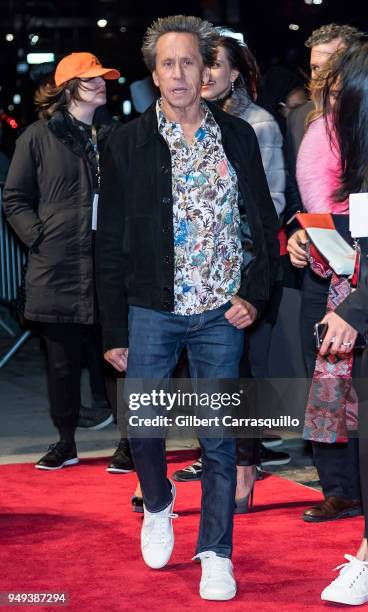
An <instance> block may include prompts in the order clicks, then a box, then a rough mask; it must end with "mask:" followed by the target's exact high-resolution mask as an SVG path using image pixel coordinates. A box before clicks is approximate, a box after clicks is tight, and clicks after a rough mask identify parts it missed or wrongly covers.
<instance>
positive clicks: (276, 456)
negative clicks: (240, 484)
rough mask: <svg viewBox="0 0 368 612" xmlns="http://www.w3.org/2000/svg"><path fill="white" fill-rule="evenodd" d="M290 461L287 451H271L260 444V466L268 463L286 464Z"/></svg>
mask: <svg viewBox="0 0 368 612" xmlns="http://www.w3.org/2000/svg"><path fill="white" fill-rule="evenodd" d="M290 461H291V457H290V455H289V453H284V452H281V451H273V450H270V449H269V448H265V447H264V446H263V445H261V467H262V468H264V467H265V466H268V465H286V464H287V463H289V462H290Z"/></svg>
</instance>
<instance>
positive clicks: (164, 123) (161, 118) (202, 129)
mask: <svg viewBox="0 0 368 612" xmlns="http://www.w3.org/2000/svg"><path fill="white" fill-rule="evenodd" d="M201 108H202V109H203V111H204V117H203V120H202V123H201V125H200V126H199V128H198V129H197V131H196V133H195V137H198V134H199V135H201V140H202V138H203V136H204V134H205V133H207V132H208V130H209V129H210V128H212V129H213V128H214V127H215V126H217V123H216V121H215V119H214V117H213V114H212V113H211V111H210V109H209V108H208V106H207V104H206V103H205V101H204V100H201ZM156 115H157V124H158V131H159V132H160V133H162V132H163V131H164V129H165V128H167V127H169V126H170V125H171V126H172V127H173V128H176V127H178V125H179V124H178V123H173V122H170V121H169V120H168V119H167V118H166V116H165V113H164V112H163V110H162V107H161V98H159V99H158V100H157V102H156Z"/></svg>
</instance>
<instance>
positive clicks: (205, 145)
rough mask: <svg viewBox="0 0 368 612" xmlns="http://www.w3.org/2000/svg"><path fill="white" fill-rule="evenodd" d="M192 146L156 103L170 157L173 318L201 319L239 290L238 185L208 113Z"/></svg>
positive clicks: (218, 129) (179, 127)
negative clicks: (192, 317)
mask: <svg viewBox="0 0 368 612" xmlns="http://www.w3.org/2000/svg"><path fill="white" fill-rule="evenodd" d="M202 108H203V110H204V112H205V116H204V119H203V121H202V124H201V126H200V127H199V128H198V129H197V131H196V133H195V134H194V137H193V141H192V143H191V144H190V145H188V143H187V142H186V140H185V137H184V134H183V132H182V129H181V126H180V124H178V123H171V122H170V121H168V120H167V119H166V117H165V115H164V113H163V111H162V110H161V106H160V101H158V102H157V106H156V110H157V120H158V128H159V132H160V133H161V135H162V136H163V137H164V139H165V140H166V142H167V144H168V146H169V149H170V153H171V166H172V189H173V220H174V257H175V261H174V271H175V272H174V298H175V302H174V303H175V308H174V313H175V314H179V315H191V314H199V313H201V312H204V311H206V310H212V309H214V308H218V307H220V306H222V305H223V304H225V303H226V302H227V301H228V300H229V299H230V298H231V297H232V296H233V295H235V294H236V293H237V291H238V289H239V286H240V269H241V263H242V258H243V256H242V246H241V242H240V237H239V223H240V219H239V209H238V182H237V177H236V174H235V171H234V169H233V168H232V166H231V165H230V163H229V161H228V160H227V158H226V155H225V152H224V149H223V146H222V141H221V132H220V128H219V126H218V125H217V123H216V121H215V120H214V118H213V115H212V113H211V111H210V110H209V108H208V107H207V106H206V105H205V104H204V103H203V107H202Z"/></svg>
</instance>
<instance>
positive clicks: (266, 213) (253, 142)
mask: <svg viewBox="0 0 368 612" xmlns="http://www.w3.org/2000/svg"><path fill="white" fill-rule="evenodd" d="M209 107H210V109H211V111H212V113H213V116H214V118H215V120H216V122H217V123H218V125H219V126H220V129H221V133H222V140H223V147H224V150H225V153H226V156H227V157H228V159H229V161H230V163H231V164H232V166H233V167H234V169H235V170H236V173H237V176H238V186H239V210H240V216H241V219H242V223H243V226H244V228H243V229H245V231H247V228H246V226H247V225H249V229H250V233H251V237H252V241H253V246H252V249H251V257H252V261H251V263H250V264H249V265H248V266H247V268H246V270H244V272H243V273H242V281H241V287H240V289H239V295H240V296H241V297H243V298H245V299H247V300H249V302H251V303H252V304H253V305H254V306H255V307H256V308H257V309H258V311H259V312H261V311H262V309H263V308H264V306H265V305H266V303H267V300H268V299H269V293H270V288H271V285H272V284H273V282H274V280H275V277H276V274H277V271H278V259H279V257H278V255H279V245H278V241H277V238H276V234H277V229H278V225H277V224H278V220H277V215H276V212H275V208H274V205H273V202H272V199H271V196H270V192H269V189H268V186H267V181H266V178H265V174H264V170H263V165H262V160H261V156H260V152H259V147H258V142H257V138H256V135H255V133H254V131H253V129H252V128H251V127H250V125H249V124H248V123H246V122H245V121H244V120H242V119H238V118H237V117H233V116H231V115H229V114H227V113H224V112H223V111H221V110H220V109H218V108H217V107H215V106H214V105H210V104H209ZM96 279H97V290H98V296H99V307H100V313H101V322H102V325H103V333H104V346H105V350H107V349H111V348H118V347H127V346H128V328H127V318H128V317H127V315H128V305H129V304H134V305H139V306H144V307H147V308H152V309H156V310H164V311H167V312H172V311H173V309H174V242H173V202H172V183H171V157H170V151H169V148H168V146H167V144H166V142H165V140H164V138H163V137H162V136H161V135H160V134H159V132H158V126H157V117H156V109H155V104H153V105H152V106H151V107H150V108H149V109H148V110H147V111H146V112H145V113H144V114H143V115H142V116H141V117H140V118H139V119H137V120H135V121H132V122H131V123H129V124H127V125H126V126H123V127H121V128H120V129H119V130H117V131H116V133H115V134H114V135H113V136H112V137H111V139H110V140H109V142H108V144H107V147H106V150H105V154H104V159H103V172H102V188H101V195H100V204H99V217H98V228H97V240H96Z"/></svg>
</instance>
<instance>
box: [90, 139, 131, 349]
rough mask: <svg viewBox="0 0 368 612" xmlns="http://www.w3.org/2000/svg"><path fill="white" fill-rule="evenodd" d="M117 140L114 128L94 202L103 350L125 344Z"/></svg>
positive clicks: (121, 192) (120, 170)
mask: <svg viewBox="0 0 368 612" xmlns="http://www.w3.org/2000/svg"><path fill="white" fill-rule="evenodd" d="M120 140H121V134H120V130H117V131H116V132H115V133H114V134H113V135H112V137H111V138H110V140H109V142H108V144H107V145H106V147H105V150H104V154H103V156H102V164H101V170H102V172H101V190H100V196H99V203H98V220H97V234H96V250H95V258H96V284H97V297H98V305H99V313H100V321H101V325H102V335H103V346H104V351H107V350H110V349H114V348H126V347H128V304H127V301H126V295H125V282H124V258H123V234H124V189H123V187H124V184H123V180H124V179H123V171H124V167H123V158H122V155H121V142H120ZM119 153H120V154H119Z"/></svg>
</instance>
